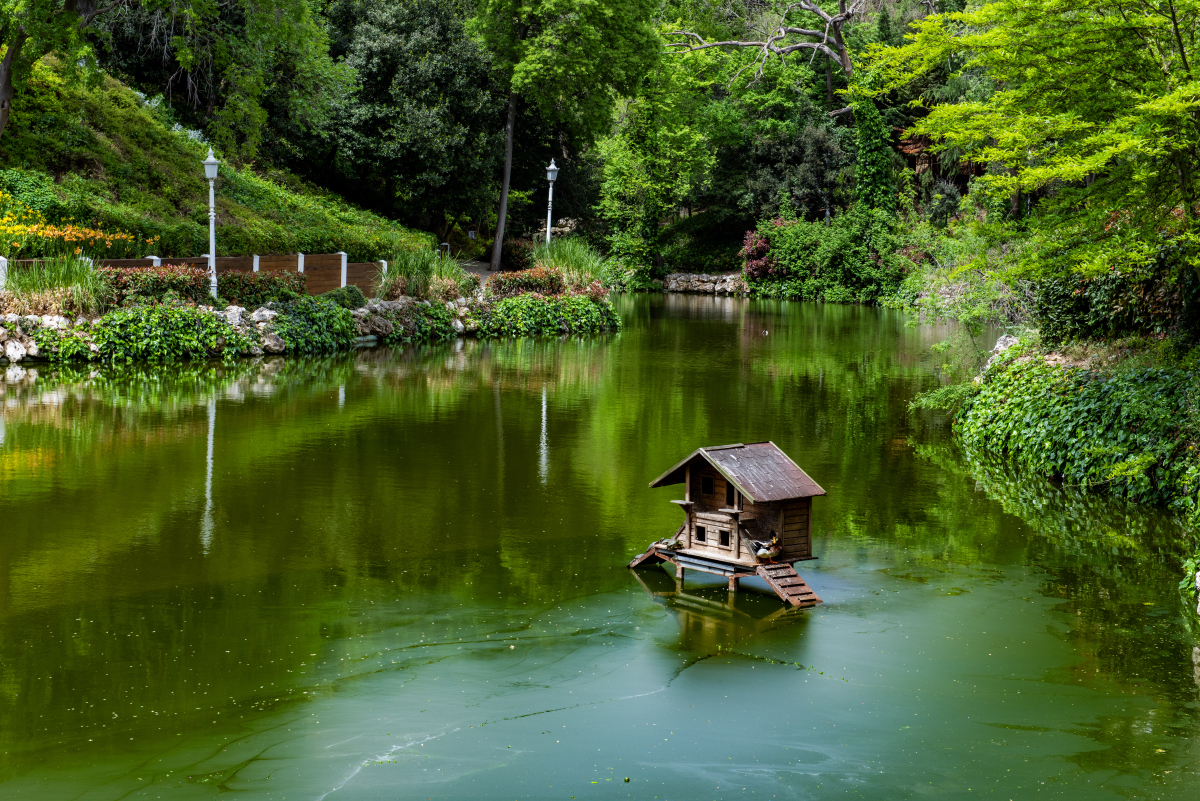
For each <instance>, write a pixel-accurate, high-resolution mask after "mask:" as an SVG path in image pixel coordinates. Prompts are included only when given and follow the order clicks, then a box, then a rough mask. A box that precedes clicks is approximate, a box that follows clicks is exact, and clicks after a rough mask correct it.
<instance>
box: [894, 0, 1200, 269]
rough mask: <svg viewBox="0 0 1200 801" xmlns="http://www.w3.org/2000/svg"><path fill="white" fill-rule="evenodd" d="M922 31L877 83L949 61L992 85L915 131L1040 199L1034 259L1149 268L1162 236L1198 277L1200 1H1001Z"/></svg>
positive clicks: (925, 24) (1063, 265)
mask: <svg viewBox="0 0 1200 801" xmlns="http://www.w3.org/2000/svg"><path fill="white" fill-rule="evenodd" d="M918 25H919V27H918V29H917V33H916V35H915V38H912V39H911V40H910V41H909V42H908V43H906V44H905V45H904V46H903V47H900V48H892V49H886V50H883V51H881V52H879V53H878V54H877V55H876V56H875V58H874V61H873V69H874V71H875V72H876V73H877V74H879V75H881V76H883V75H886V76H888V79H889V83H887V84H885V85H883V86H882V87H881V91H886V90H888V89H889V88H895V87H898V86H902V85H904V84H907V83H909V82H911V81H913V80H916V79H919V78H921V77H923V76H924V75H927V74H929V73H931V72H933V71H935V70H938V69H941V68H942V66H943V65H945V64H947V63H957V64H960V65H962V66H961V70H962V71H964V72H965V71H968V70H975V71H979V72H981V73H983V74H985V75H986V76H987V77H988V78H989V79H990V81H991V82H992V85H993V86H994V91H991V92H990V93H988V94H987V95H986V96H984V97H980V96H978V95H975V96H967V97H964V98H963V99H962V100H959V101H958V102H950V103H943V104H939V105H934V106H933V107H932V108H931V109H929V115H928V116H927V117H926V118H925V119H924V120H922V121H920V122H919V123H918V124H917V125H916V126H914V128H913V129H912V130H911V131H910V134H913V135H924V136H929V137H931V138H932V139H933V140H934V141H935V142H937V143H939V147H942V148H949V147H957V148H960V149H961V150H962V152H963V153H964V154H965V155H966V156H968V157H969V158H971V159H973V160H975V161H978V162H985V163H988V164H989V170H988V174H987V175H985V176H982V177H980V178H978V179H976V180H977V183H978V185H979V186H981V187H983V188H984V189H986V191H988V192H989V193H991V194H993V195H998V196H1001V197H1012V198H1015V199H1019V197H1020V195H1021V193H1025V194H1026V195H1027V196H1028V195H1029V194H1031V193H1037V195H1038V196H1039V197H1041V209H1040V210H1039V213H1038V214H1037V215H1036V218H1035V219H1033V220H1031V221H1030V224H1031V225H1032V226H1033V232H1034V235H1035V240H1036V243H1037V247H1036V248H1035V249H1034V253H1035V256H1034V257H1033V260H1032V261H1031V262H1030V265H1031V266H1038V267H1040V268H1042V269H1044V270H1052V271H1053V270H1063V269H1075V268H1086V269H1091V270H1101V269H1106V268H1109V267H1116V266H1128V265H1139V264H1146V263H1148V262H1149V261H1150V260H1151V259H1153V258H1155V257H1156V256H1157V255H1158V254H1159V251H1160V249H1161V247H1162V244H1163V240H1164V237H1166V238H1167V239H1169V240H1173V242H1174V244H1175V245H1176V252H1179V253H1181V254H1182V255H1181V257H1180V258H1181V261H1180V264H1186V265H1188V266H1190V267H1191V268H1192V269H1194V270H1196V271H1197V273H1198V274H1200V258H1198V257H1197V253H1198V252H1200V226H1198V224H1197V223H1198V214H1200V209H1198V204H1200V169H1198V168H1197V165H1198V164H1200V81H1198V80H1197V78H1196V77H1195V76H1193V73H1192V66H1191V65H1192V64H1193V63H1195V62H1196V56H1197V48H1196V46H1195V45H1194V44H1193V43H1194V42H1195V41H1196V38H1197V34H1200V2H1198V0H1165V2H1163V3H1161V4H1144V3H1141V2H1140V0H1082V2H1081V1H1080V0H995V1H994V2H989V3H986V4H984V5H982V6H980V7H978V8H974V9H972V10H970V11H965V12H956V13H949V14H939V15H933V16H930V17H927V18H925V19H924V20H922V21H921V22H920V23H919V24H918Z"/></svg>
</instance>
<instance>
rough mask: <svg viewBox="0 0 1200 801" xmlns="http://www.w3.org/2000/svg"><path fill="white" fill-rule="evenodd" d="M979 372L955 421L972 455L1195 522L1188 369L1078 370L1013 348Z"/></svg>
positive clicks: (1198, 472)
mask: <svg viewBox="0 0 1200 801" xmlns="http://www.w3.org/2000/svg"><path fill="white" fill-rule="evenodd" d="M1011 351H1012V352H1011V353H1006V354H1005V356H1006V358H1005V359H1003V360H1002V361H1001V362H1000V363H999V364H996V365H993V366H992V367H990V368H989V369H988V370H986V371H985V372H984V374H983V377H982V380H981V381H980V382H979V384H978V385H977V390H976V391H975V392H973V393H972V394H971V395H970V396H968V397H967V398H966V399H965V400H964V402H963V406H962V409H961V410H960V411H959V413H958V415H957V416H956V417H955V421H954V431H955V433H956V434H957V436H958V438H959V440H960V441H961V442H962V444H963V446H964V447H965V448H966V449H967V450H968V451H969V452H971V453H973V454H975V455H977V456H989V455H990V456H1000V457H1003V458H1006V459H1009V460H1011V461H1012V462H1014V463H1015V464H1017V465H1019V466H1021V467H1022V468H1024V469H1025V470H1028V471H1030V472H1034V473H1037V474H1040V475H1043V476H1046V477H1047V478H1052V479H1054V480H1057V481H1062V482H1063V483H1066V484H1069V485H1071V486H1077V487H1081V488H1083V489H1085V490H1087V489H1102V490H1104V491H1106V492H1108V493H1111V494H1113V495H1116V496H1118V497H1123V498H1129V499H1131V500H1135V501H1139V502H1144V503H1153V504H1159V505H1164V506H1169V507H1171V508H1174V509H1176V510H1178V511H1180V512H1183V513H1185V515H1186V516H1187V517H1189V518H1191V520H1192V523H1193V524H1196V523H1200V519H1197V518H1196V515H1197V507H1196V492H1197V490H1198V489H1200V454H1198V453H1197V450H1196V445H1197V442H1198V440H1200V438H1198V436H1197V434H1198V429H1197V427H1196V422H1197V420H1198V419H1200V418H1198V417H1197V408H1196V405H1195V404H1196V396H1195V390H1196V387H1195V379H1194V372H1193V370H1191V369H1184V368H1183V367H1182V366H1178V367H1162V366H1157V365H1152V366H1122V367H1117V368H1115V369H1103V368H1100V369H1084V368H1083V367H1081V366H1076V365H1073V364H1070V363H1066V364H1065V365H1064V364H1063V362H1062V361H1061V360H1054V359H1051V360H1047V359H1046V358H1045V357H1044V356H1043V353H1042V352H1040V351H1037V350H1035V349H1034V348H1029V347H1020V346H1018V347H1016V348H1013V349H1011Z"/></svg>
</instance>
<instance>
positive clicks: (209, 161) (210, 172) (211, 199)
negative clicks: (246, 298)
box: [201, 147, 221, 299]
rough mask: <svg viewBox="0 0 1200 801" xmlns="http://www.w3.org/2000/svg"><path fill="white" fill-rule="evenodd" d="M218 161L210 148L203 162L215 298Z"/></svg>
mask: <svg viewBox="0 0 1200 801" xmlns="http://www.w3.org/2000/svg"><path fill="white" fill-rule="evenodd" d="M220 163H221V162H219V161H217V159H216V157H215V156H214V155H213V152H212V148H211V147H210V148H209V149H208V158H206V159H205V160H204V161H202V162H201V164H203V165H204V177H205V178H207V179H208V287H209V291H210V292H211V293H212V296H213V298H214V299H215V298H216V297H217V197H216V181H217V166H218V165H219V164H220Z"/></svg>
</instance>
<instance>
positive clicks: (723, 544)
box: [721, 531, 729, 548]
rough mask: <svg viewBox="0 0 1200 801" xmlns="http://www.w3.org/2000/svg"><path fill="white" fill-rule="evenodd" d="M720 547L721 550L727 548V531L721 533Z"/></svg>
mask: <svg viewBox="0 0 1200 801" xmlns="http://www.w3.org/2000/svg"><path fill="white" fill-rule="evenodd" d="M721 547H722V548H728V547H729V532H728V531H722V532H721Z"/></svg>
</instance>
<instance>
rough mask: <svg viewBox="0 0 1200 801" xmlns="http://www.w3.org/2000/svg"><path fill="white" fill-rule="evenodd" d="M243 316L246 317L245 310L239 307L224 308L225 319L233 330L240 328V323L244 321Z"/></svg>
mask: <svg viewBox="0 0 1200 801" xmlns="http://www.w3.org/2000/svg"><path fill="white" fill-rule="evenodd" d="M245 315H246V310H245V309H243V308H242V307H241V306H226V307H225V319H226V320H228V321H229V324H230V325H232V326H233V327H234V328H240V327H241V325H242V323H243V322H245V320H244V319H243V318H244V317H245Z"/></svg>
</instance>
